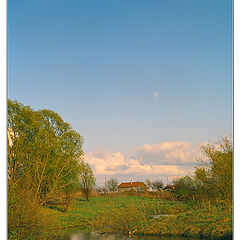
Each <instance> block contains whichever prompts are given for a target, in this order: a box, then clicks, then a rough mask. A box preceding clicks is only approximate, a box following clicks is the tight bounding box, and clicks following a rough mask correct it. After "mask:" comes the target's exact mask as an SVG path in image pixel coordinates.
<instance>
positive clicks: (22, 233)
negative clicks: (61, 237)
mask: <svg viewBox="0 0 240 240" xmlns="http://www.w3.org/2000/svg"><path fill="white" fill-rule="evenodd" d="M21 186H22V185H17V186H16V185H15V186H14V185H11V186H9V187H8V238H9V239H15V240H17V239H41V237H40V236H41V235H42V234H43V233H45V232H47V231H48V230H49V229H50V228H51V226H52V224H54V219H53V218H52V217H50V216H48V215H47V213H46V209H44V208H43V207H41V206H40V204H39V203H38V201H37V199H36V198H35V197H34V195H33V194H32V191H31V190H30V188H28V187H26V188H23V187H21ZM25 186H27V184H25Z"/></svg>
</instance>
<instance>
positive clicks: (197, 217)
mask: <svg viewBox="0 0 240 240" xmlns="http://www.w3.org/2000/svg"><path fill="white" fill-rule="evenodd" d="M60 210H61V208H57V207H51V214H52V215H54V216H55V217H56V218H57V225H56V229H67V228H73V227H85V228H89V229H91V230H94V231H99V232H102V233H123V234H129V232H133V231H134V235H158V236H185V237H203V238H205V239H206V238H212V239H217V238H219V239H232V208H231V207H229V206H224V205H223V204H218V205H214V206H213V205H205V206H203V205H201V206H199V205H198V204H196V203H194V202H178V201H169V200H162V199H154V198H147V197H137V196H121V197H109V196H107V197H103V196H102V197H93V198H91V200H90V202H87V201H85V200H84V199H83V198H77V199H76V200H75V201H74V202H72V204H71V206H70V207H69V209H68V212H61V211H60ZM156 215H160V216H158V217H154V216H156Z"/></svg>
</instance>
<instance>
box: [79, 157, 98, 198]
mask: <svg viewBox="0 0 240 240" xmlns="http://www.w3.org/2000/svg"><path fill="white" fill-rule="evenodd" d="M79 176H80V184H81V190H82V192H83V193H84V194H85V196H86V199H87V201H89V194H90V192H91V191H92V190H93V188H94V187H95V185H96V178H95V177H94V174H93V171H92V169H91V168H90V166H89V164H88V163H85V162H84V161H81V162H80V163H79Z"/></svg>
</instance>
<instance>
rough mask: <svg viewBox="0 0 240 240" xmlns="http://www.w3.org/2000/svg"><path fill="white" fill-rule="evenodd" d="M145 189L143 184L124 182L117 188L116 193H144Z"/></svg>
mask: <svg viewBox="0 0 240 240" xmlns="http://www.w3.org/2000/svg"><path fill="white" fill-rule="evenodd" d="M146 191H147V187H146V185H145V184H144V183H143V182H132V181H131V182H125V183H121V184H120V185H119V186H118V192H120V193H122V192H146Z"/></svg>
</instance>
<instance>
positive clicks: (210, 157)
mask: <svg viewBox="0 0 240 240" xmlns="http://www.w3.org/2000/svg"><path fill="white" fill-rule="evenodd" d="M201 150H202V152H203V154H204V157H205V158H204V159H203V160H202V161H201V163H200V164H199V166H197V167H196V170H195V178H196V180H197V181H198V183H199V194H200V195H202V196H203V197H206V198H211V199H225V200H229V201H232V187H233V184H232V177H233V165H232V164H233V146H232V142H231V141H230V140H229V139H228V138H226V137H224V138H223V139H222V141H221V142H220V143H219V144H217V145H213V144H208V145H205V146H201Z"/></svg>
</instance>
